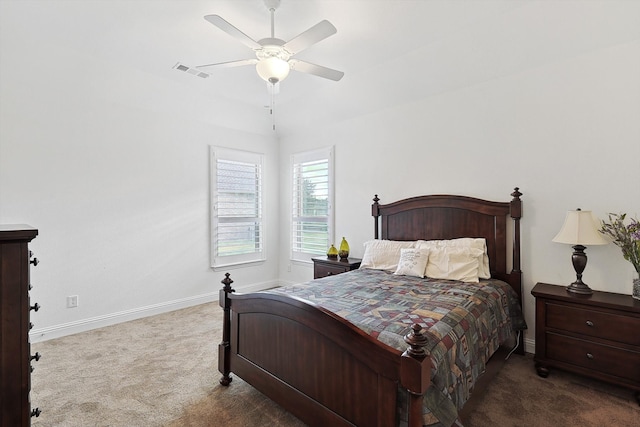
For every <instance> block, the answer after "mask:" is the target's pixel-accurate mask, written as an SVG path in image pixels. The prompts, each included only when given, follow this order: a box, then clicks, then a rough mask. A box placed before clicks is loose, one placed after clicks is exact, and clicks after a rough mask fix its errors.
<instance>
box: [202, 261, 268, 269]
mask: <svg viewBox="0 0 640 427" xmlns="http://www.w3.org/2000/svg"><path fill="white" fill-rule="evenodd" d="M265 261H267V260H266V259H260V260H256V261H246V262H236V263H232V264H222V265H216V266H211V268H212V269H213V271H221V270H237V269H239V268H244V267H254V266H256V265H260V264H264V263H265Z"/></svg>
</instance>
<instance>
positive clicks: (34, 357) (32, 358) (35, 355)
mask: <svg viewBox="0 0 640 427" xmlns="http://www.w3.org/2000/svg"><path fill="white" fill-rule="evenodd" d="M40 357H42V356H40V353H38V352H37V351H36V354H34V355H32V356H31V360H35V361H36V362H37V361H38V360H40Z"/></svg>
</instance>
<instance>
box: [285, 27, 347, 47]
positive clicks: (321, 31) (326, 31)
mask: <svg viewBox="0 0 640 427" xmlns="http://www.w3.org/2000/svg"><path fill="white" fill-rule="evenodd" d="M336 32H338V30H337V29H336V27H334V26H333V24H332V23H331V22H329V21H327V20H324V21H321V22H319V23H317V24H316V25H314V26H313V27H311V28H309V29H308V30H307V31H305V32H303V33H301V34H299V35H298V36H296V37H294V38H293V39H291V40H289V41H288V42H286V43H285V44H284V46H283V47H284V48H285V49H286V50H287V52H289V53H291V54H292V55H293V54H296V53H298V52H302V51H303V50H305V49H306V48H308V47H309V46H311V45H314V44H316V43H318V42H319V41H321V40H324V39H326V38H327V37H329V36H331V35H333V34H335V33H336Z"/></svg>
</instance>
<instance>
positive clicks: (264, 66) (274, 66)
mask: <svg viewBox="0 0 640 427" xmlns="http://www.w3.org/2000/svg"><path fill="white" fill-rule="evenodd" d="M290 70H291V68H290V67H289V63H288V62H287V61H285V60H283V59H280V58H278V57H275V56H272V57H270V58H265V59H261V60H260V61H259V62H258V64H257V65H256V71H257V72H258V75H259V76H260V77H261V78H262V79H263V80H264V81H267V82H269V83H271V84H276V83H278V82H281V81H282V80H284V79H285V78H286V77H287V76H288V75H289V71H290Z"/></svg>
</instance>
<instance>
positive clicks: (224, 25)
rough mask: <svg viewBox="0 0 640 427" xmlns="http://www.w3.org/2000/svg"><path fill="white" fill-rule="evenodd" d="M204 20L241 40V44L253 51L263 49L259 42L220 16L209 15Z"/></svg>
mask: <svg viewBox="0 0 640 427" xmlns="http://www.w3.org/2000/svg"><path fill="white" fill-rule="evenodd" d="M204 19H206V20H207V21H209V22H210V23H211V24H213V25H215V26H216V27H218V28H220V29H221V30H222V31H224V32H225V33H227V34H229V35H230V36H231V37H234V38H235V39H237V40H239V41H240V42H241V43H243V44H245V45H246V46H249V47H250V48H251V49H260V48H261V47H262V46H261V45H260V44H259V43H258V42H257V41H255V40H254V39H252V38H251V37H249V36H248V35H246V34H245V33H243V32H242V31H240V30H239V29H237V28H236V27H234V26H233V25H231V24H230V23H228V22H227V21H225V20H224V19H223V18H222V17H220V16H218V15H207V16H205V17H204Z"/></svg>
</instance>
